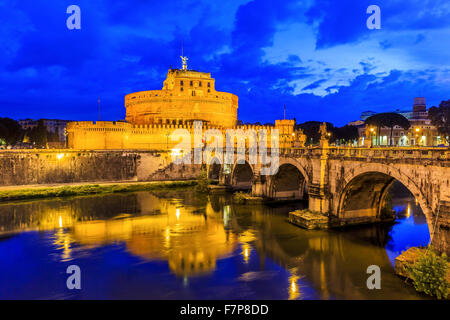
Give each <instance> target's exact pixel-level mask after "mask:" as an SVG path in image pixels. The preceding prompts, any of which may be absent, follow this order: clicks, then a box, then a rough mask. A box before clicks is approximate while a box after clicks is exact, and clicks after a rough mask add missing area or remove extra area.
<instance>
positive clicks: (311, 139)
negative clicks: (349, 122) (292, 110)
mask: <svg viewBox="0 0 450 320" xmlns="http://www.w3.org/2000/svg"><path fill="white" fill-rule="evenodd" d="M321 124H322V122H320V121H307V122H304V123H301V124H298V125H296V126H295V129H296V130H297V129H302V130H303V133H304V134H305V135H306V145H312V144H317V143H319V141H320V132H319V129H320V125H321ZM326 125H327V131H329V132H332V131H333V129H334V126H333V124H331V123H329V122H327V123H326Z"/></svg>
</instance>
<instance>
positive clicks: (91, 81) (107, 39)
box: [0, 0, 450, 125]
mask: <svg viewBox="0 0 450 320" xmlns="http://www.w3.org/2000/svg"><path fill="white" fill-rule="evenodd" d="M71 4H76V5H79V6H80V8H81V30H69V29H68V28H67V27H66V19H67V18H68V17H69V14H67V13H66V9H67V7H68V6H69V5H71ZM371 4H376V5H378V6H380V8H381V30H369V29H368V28H367V27H366V19H367V18H368V17H369V14H367V13H366V9H367V7H368V6H369V5H371ZM0 39H1V41H0V106H1V107H0V111H1V112H0V117H12V118H14V119H22V118H36V119H37V118H59V119H67V120H97V119H98V106H97V100H98V99H99V98H100V99H101V109H102V120H118V119H124V117H125V107H124V95H125V94H128V93H131V92H135V91H142V90H154V89H161V88H162V82H163V80H164V79H165V76H166V73H167V70H168V69H169V67H170V66H172V67H176V68H180V67H181V60H180V58H179V56H180V55H181V47H182V43H183V44H184V54H185V55H186V56H188V58H189V61H188V67H189V68H190V69H194V70H198V71H205V72H211V73H212V76H213V77H214V78H216V89H217V90H219V91H226V92H232V93H234V94H236V95H238V96H239V110H238V117H239V119H241V120H243V121H244V122H256V121H260V122H262V123H265V122H273V121H274V120H275V119H280V118H282V116H283V104H286V116H287V117H289V118H293V117H295V118H296V119H297V122H303V121H308V120H320V121H330V122H333V123H334V124H336V125H343V124H345V123H347V122H349V121H351V120H356V119H358V118H359V116H360V113H361V112H362V111H365V110H373V111H378V112H381V111H391V110H395V109H411V108H412V103H413V98H414V97H416V96H424V97H425V98H426V99H427V104H428V106H429V107H431V106H432V105H438V104H439V102H440V101H442V100H447V99H450V64H449V62H450V2H449V1H448V0H436V1H426V0H417V1H416V0H413V1H404V0H395V1H372V0H370V1H365V0H354V1H351V0H339V1H337V0H315V1H314V0H309V1H287V0H280V1H266V0H261V1H259V0H255V1H245V0H241V1H233V0H222V1H215V0H205V1H201V0H195V1H188V0H186V1H172V0H166V1H153V0H150V1H148V0H147V1H144V0H141V1H137V0H134V1H133V0H129V1H119V0H116V1H112V0H109V1H106V0H86V1H79V0H70V1H65V0H0Z"/></svg>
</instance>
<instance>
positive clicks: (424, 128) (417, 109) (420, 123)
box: [357, 97, 444, 146]
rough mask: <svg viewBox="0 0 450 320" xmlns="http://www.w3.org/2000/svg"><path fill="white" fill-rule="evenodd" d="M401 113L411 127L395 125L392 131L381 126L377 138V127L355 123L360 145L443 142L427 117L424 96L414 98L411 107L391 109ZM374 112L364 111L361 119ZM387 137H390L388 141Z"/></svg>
mask: <svg viewBox="0 0 450 320" xmlns="http://www.w3.org/2000/svg"><path fill="white" fill-rule="evenodd" d="M391 112H394V113H398V114H401V115H402V116H404V117H405V118H406V119H408V120H409V122H410V124H411V127H410V128H409V129H408V130H405V129H403V128H401V127H399V126H395V127H394V129H393V131H392V138H391V130H390V128H385V127H383V128H381V129H380V137H379V138H378V139H377V134H378V129H377V128H374V127H373V128H372V127H369V126H366V125H365V124H363V125H357V126H358V130H359V136H360V145H395V146H436V145H439V144H443V143H444V139H442V138H441V136H440V135H439V133H438V131H437V129H436V127H435V126H433V125H432V124H431V120H429V119H428V111H427V106H426V102H425V98H423V97H417V98H414V103H413V109H412V111H411V110H398V109H397V110H395V111H391ZM369 113H372V114H371V115H374V114H376V113H375V112H373V111H366V112H363V113H362V114H361V119H362V120H364V121H365V120H366V119H367V118H368V117H367V115H368V114H369ZM389 139H392V140H390V141H389Z"/></svg>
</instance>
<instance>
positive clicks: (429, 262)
mask: <svg viewBox="0 0 450 320" xmlns="http://www.w3.org/2000/svg"><path fill="white" fill-rule="evenodd" d="M408 269H409V270H408V273H409V276H410V278H411V279H412V280H413V282H414V287H415V288H416V290H417V291H419V292H424V293H426V294H428V295H430V296H435V297H437V298H438V299H445V298H447V296H448V294H449V290H450V284H449V283H448V282H447V280H446V275H447V269H448V263H447V256H446V255H445V254H443V255H442V256H440V255H438V254H437V253H436V252H434V251H433V250H432V249H428V250H427V251H426V252H425V253H422V254H421V255H420V256H419V258H417V260H416V261H415V263H414V264H413V265H412V266H410V267H409V268H408Z"/></svg>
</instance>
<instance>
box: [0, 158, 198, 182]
mask: <svg viewBox="0 0 450 320" xmlns="http://www.w3.org/2000/svg"><path fill="white" fill-rule="evenodd" d="M200 169H201V166H186V165H175V164H173V163H172V160H171V157H170V154H169V153H166V152H152V151H139V152H136V151H113V150H111V151H81V150H7V151H2V152H0V185H3V186H8V185H29V184H49V183H70V182H83V181H86V182H97V181H130V180H132V181H155V180H187V179H194V178H195V177H197V176H198V174H199V172H200Z"/></svg>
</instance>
